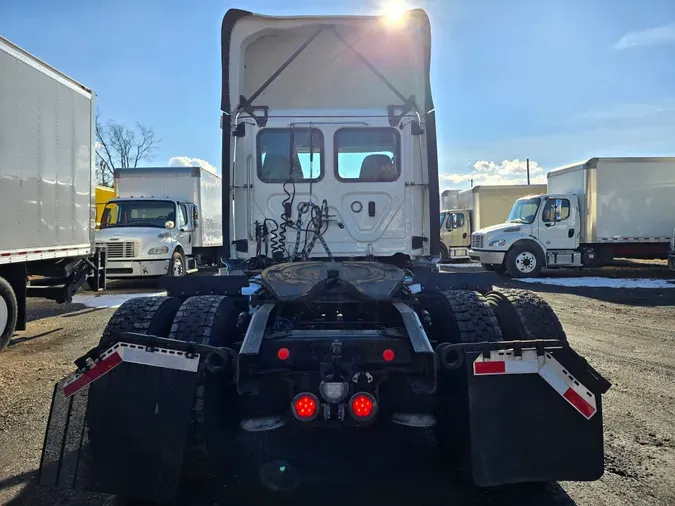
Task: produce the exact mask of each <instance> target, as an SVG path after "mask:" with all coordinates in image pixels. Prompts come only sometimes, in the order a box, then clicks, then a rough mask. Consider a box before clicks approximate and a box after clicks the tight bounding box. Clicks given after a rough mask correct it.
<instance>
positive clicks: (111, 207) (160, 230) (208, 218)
mask: <svg viewBox="0 0 675 506" xmlns="http://www.w3.org/2000/svg"><path fill="white" fill-rule="evenodd" d="M115 188H116V192H117V197H116V198H114V199H112V200H110V201H109V202H108V203H107V204H106V206H105V209H104V210H103V215H102V216H101V224H100V227H99V230H98V231H97V232H96V242H97V244H101V245H105V246H106V247H107V258H106V271H107V277H108V279H120V278H143V277H159V276H163V275H167V274H168V275H170V276H183V275H185V274H189V273H192V272H195V271H197V269H198V268H199V267H201V266H205V265H215V264H216V263H217V262H218V249H219V248H220V247H221V246H222V245H223V232H222V208H221V199H222V193H221V191H222V182H221V178H220V176H218V175H217V174H214V173H212V172H209V171H207V170H205V169H203V168H200V167H148V168H139V169H118V170H116V171H115Z"/></svg>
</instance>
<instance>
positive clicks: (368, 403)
mask: <svg viewBox="0 0 675 506" xmlns="http://www.w3.org/2000/svg"><path fill="white" fill-rule="evenodd" d="M348 406H349V414H350V415H351V416H352V418H353V419H354V420H356V421H357V422H367V421H370V420H372V419H374V418H375V417H376V416H377V401H376V400H375V397H373V396H372V395H371V394H369V393H367V392H358V393H356V394H354V395H353V396H352V397H351V399H349V403H348ZM320 407H321V404H320V402H319V399H318V398H317V396H316V395H314V394H312V393H310V392H303V393H300V394H298V395H296V396H295V397H294V398H293V402H291V411H292V412H293V416H294V417H295V418H296V419H297V420H299V421H301V422H311V421H312V420H314V419H315V418H316V417H317V416H319V408H320Z"/></svg>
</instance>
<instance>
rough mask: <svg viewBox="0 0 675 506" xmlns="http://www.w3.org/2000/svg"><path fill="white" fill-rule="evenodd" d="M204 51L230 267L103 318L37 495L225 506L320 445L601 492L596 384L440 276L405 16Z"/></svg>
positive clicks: (455, 281)
mask: <svg viewBox="0 0 675 506" xmlns="http://www.w3.org/2000/svg"><path fill="white" fill-rule="evenodd" d="M222 37H223V40H222V54H223V61H224V62H225V65H224V67H223V76H222V82H223V91H222V102H221V110H222V112H223V118H222V125H223V132H222V136H223V137H222V146H223V179H224V181H223V194H224V198H223V199H222V210H223V216H224V220H223V237H224V238H227V240H226V241H224V244H223V256H224V257H226V258H227V259H228V264H229V265H228V267H227V268H226V269H223V272H220V273H218V274H217V275H211V276H208V275H204V276H188V277H183V278H179V277H166V278H163V281H164V282H165V283H164V284H165V287H166V288H167V290H168V295H167V296H165V297H144V298H138V299H133V300H131V301H128V302H125V303H124V304H123V305H122V306H120V308H119V309H118V310H117V311H116V312H115V314H114V315H113V316H112V318H111V319H110V321H109V322H108V325H107V326H106V329H105V330H104V332H103V336H102V338H101V340H100V344H99V346H97V347H96V348H95V349H93V350H92V351H91V352H90V353H88V354H86V355H85V356H84V357H82V358H81V359H79V360H78V361H77V362H76V363H77V366H78V371H77V372H76V373H75V374H74V375H72V376H71V377H69V378H67V379H66V380H64V381H63V382H62V383H60V384H58V385H57V387H56V389H55V393H54V397H53V404H52V408H51V415H50V420H49V423H48V429H47V434H46V438H45V448H44V451H43V457H42V462H41V466H40V475H39V479H38V481H39V483H41V484H43V485H50V486H61V487H75V488H84V489H89V490H98V491H103V492H109V493H114V494H117V495H119V496H122V497H124V496H130V497H135V498H138V499H145V500H153V501H155V502H167V503H168V502H171V501H172V500H173V499H174V498H175V494H176V491H177V488H178V485H179V483H180V482H181V476H183V477H190V476H191V477H201V478H202V479H203V480H206V481H207V483H204V486H203V487H199V491H200V492H203V493H204V494H208V492H209V491H213V492H215V493H216V494H217V495H216V497H213V498H209V499H207V501H208V500H210V501H211V502H213V503H221V502H223V501H225V502H227V501H228V497H227V496H228V494H232V493H236V491H237V490H240V491H242V492H243V493H245V494H246V496H247V498H248V496H250V494H251V493H253V491H255V490H258V489H259V488H261V487H262V484H261V483H258V482H257V480H258V479H259V477H261V476H266V475H268V474H270V473H273V472H276V474H275V475H274V476H276V477H277V478H278V480H277V481H275V484H276V483H279V484H280V485H281V487H280V488H284V485H285V484H287V482H285V479H284V477H285V476H288V475H289V474H290V475H293V474H295V473H304V472H307V473H312V472H316V468H315V467H314V464H316V463H318V462H320V461H322V462H326V461H327V460H330V457H331V455H332V453H331V452H330V451H328V452H325V453H321V455H320V456H319V455H316V454H317V452H318V450H317V449H316V446H315V444H318V443H319V442H321V441H324V442H327V441H333V442H334V441H335V440H336V439H337V438H347V437H350V436H352V437H358V436H357V434H356V433H358V434H360V435H361V436H366V435H370V436H371V438H376V437H377V436H378V435H382V436H385V437H387V436H388V440H389V441H390V442H397V441H398V440H399V439H401V437H403V436H405V435H409V436H411V437H412V438H413V439H412V441H418V442H419V441H429V442H430V439H429V438H428V436H429V435H430V434H431V432H432V431H433V433H434V435H435V443H436V445H437V446H438V448H439V450H440V452H441V453H442V454H443V455H444V456H445V457H448V459H452V460H454V462H462V463H463V464H464V465H465V466H466V467H467V471H469V472H470V473H471V475H472V476H473V478H474V480H475V481H476V483H478V484H479V485H482V486H492V485H498V484H505V483H521V482H532V481H555V480H595V479H598V478H599V477H600V476H601V475H602V473H603V465H604V455H603V442H602V441H603V434H602V399H601V396H602V394H603V393H604V392H605V391H606V390H607V388H609V384H608V383H607V381H606V380H604V379H603V378H602V377H601V376H600V375H599V374H598V373H597V372H596V371H594V370H593V368H592V367H591V366H590V365H589V364H588V363H587V362H586V361H585V360H583V359H582V358H581V357H579V355H577V354H576V353H575V352H574V351H573V350H572V348H571V347H570V346H569V344H568V343H567V340H566V337H565V333H564V331H563V329H562V327H561V325H560V323H559V321H558V319H557V318H556V316H555V314H554V313H553V311H552V310H551V308H550V307H549V306H548V305H547V304H546V303H545V302H544V301H543V300H542V299H540V298H539V297H537V296H536V295H535V294H533V293H530V292H526V291H521V290H496V289H494V288H493V287H492V284H491V283H492V280H493V278H494V277H496V275H495V274H494V273H482V274H480V273H479V274H471V273H460V274H441V273H439V272H438V270H437V269H436V261H437V260H438V256H439V252H440V246H439V238H440V230H439V222H438V219H437V217H438V212H439V206H438V165H437V156H436V134H435V117H434V114H433V113H427V114H425V113H426V112H427V111H433V109H434V105H433V100H432V97H431V87H430V78H429V70H430V68H429V67H430V50H431V40H430V23H429V19H428V18H427V16H426V14H425V13H424V11H422V10H413V11H409V12H408V13H407V14H405V15H404V16H403V19H402V20H401V21H400V24H399V25H388V24H387V18H385V17H380V16H334V17H332V16H321V17H284V18H275V17H267V16H258V15H254V14H252V13H250V12H245V11H241V10H230V11H228V12H227V14H226V15H225V18H224V20H223V27H222ZM298 48H300V50H298ZM383 48H386V50H384V51H383ZM317 62H323V64H322V70H321V72H317V71H316V70H317V67H316V65H317ZM285 69H287V71H286V70H285ZM355 90H356V91H355ZM394 90H395V91H394ZM263 92H264V93H263ZM420 153H423V156H420ZM296 154H297V158H296ZM403 160H405V161H406V162H405V163H402V161H403ZM315 179H316V180H315ZM233 194H234V195H236V198H235V199H234V206H235V207H234V212H231V211H232V207H231V206H232V204H233V202H232V196H233ZM431 197H433V198H431ZM413 214H414V216H413ZM282 224H283V225H284V227H285V232H286V235H285V237H284V236H283V235H282V232H283V231H282V230H281V225H282ZM274 232H276V235H273V233H274ZM273 241H274V242H273ZM296 245H297V246H296ZM390 422H393V423H390ZM401 426H402V428H400V429H399V430H397V429H396V428H397V427H401ZM388 431H390V432H389V434H387V432H388ZM261 432H264V433H265V434H264V435H262V434H261ZM369 433H370V434H369ZM263 436H264V437H263ZM263 441H264V444H262V442H263ZM361 441H363V440H361ZM294 442H295V443H296V444H293V443H294ZM349 447H350V446H349V445H346V448H349ZM524 449H533V450H532V451H524ZM307 451H311V452H312V456H315V455H316V456H317V458H316V459H308V458H307V457H308V455H307ZM363 451H364V450H363V447H362V445H360V444H354V445H353V452H354V458H355V459H358V458H359V454H360V453H362V452H363ZM402 458H407V457H402ZM279 460H283V461H284V462H286V463H285V464H279V463H278V462H277V461H279ZM275 462H277V465H276V466H275V465H274V463H275ZM436 462H437V461H436V460H434V465H436ZM326 463H327V464H328V462H326ZM270 465H271V466H272V467H270ZM329 465H330V464H329ZM330 469H331V470H330V471H329V473H328V474H327V476H325V483H326V490H335V487H340V486H342V484H341V481H340V480H337V481H336V479H335V476H336V475H337V476H341V473H340V472H339V469H337V468H336V467H334V466H331V467H330ZM336 472H337V474H336ZM446 472H448V473H450V472H452V471H451V469H450V467H448V469H447V470H446ZM235 474H236V476H235ZM314 476H316V475H314ZM362 479H363V481H364V483H367V482H370V479H369V475H368V473H366V474H364V475H363V476H362ZM242 480H243V481H242ZM249 480H256V481H255V482H250V481H249ZM242 483H243V489H242ZM268 483H269V481H268ZM278 488H279V487H278ZM284 490H285V493H284V495H283V500H285V501H292V500H293V499H294V498H293V497H291V496H292V495H293V491H291V490H288V488H284ZM300 493H302V485H300ZM229 499H232V500H234V499H233V498H232V497H230V498H229ZM273 501H274V499H271V500H269V501H267V502H273ZM235 502H236V500H235Z"/></svg>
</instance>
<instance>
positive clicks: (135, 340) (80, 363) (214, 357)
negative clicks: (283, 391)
mask: <svg viewBox="0 0 675 506" xmlns="http://www.w3.org/2000/svg"><path fill="white" fill-rule="evenodd" d="M120 341H124V342H125V343H132V344H137V345H141V346H146V347H147V351H152V350H153V348H159V347H161V348H168V349H171V350H177V351H182V352H184V353H185V354H186V355H187V356H188V357H191V356H194V355H195V354H200V355H201V356H202V357H204V360H205V363H206V366H207V368H208V370H209V371H211V372H220V371H222V370H224V369H226V368H227V367H228V366H229V365H230V364H231V363H232V361H233V360H234V359H235V358H236V356H237V353H236V352H235V351H234V350H232V349H230V348H216V347H215V346H209V345H206V344H200V343H190V342H187V341H178V340H176V339H168V338H166V337H158V336H152V335H147V334H138V333H135V332H124V333H122V334H120V335H119V336H118V337H116V338H115V339H114V340H112V341H110V342H109V343H106V344H104V345H99V346H97V347H95V348H92V349H91V350H89V351H88V352H87V353H86V354H84V355H83V356H81V357H80V358H78V359H77V360H75V365H76V366H77V368H78V370H80V371H87V370H88V369H90V368H91V364H92V362H93V363H95V362H96V361H98V360H99V359H100V357H101V355H102V354H103V353H105V352H106V351H107V350H109V349H110V348H111V347H112V346H114V345H115V343H117V342H120Z"/></svg>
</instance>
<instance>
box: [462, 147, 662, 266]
mask: <svg viewBox="0 0 675 506" xmlns="http://www.w3.org/2000/svg"><path fill="white" fill-rule="evenodd" d="M674 214H675V158H591V159H590V160H588V161H587V162H583V163H576V164H573V165H568V166H566V167H561V168H558V169H554V170H552V171H550V172H549V173H548V190H547V193H546V194H544V195H536V196H532V197H525V198H521V199H519V200H517V201H516V202H515V204H514V205H513V208H512V209H511V212H510V214H509V216H508V219H507V220H506V222H505V223H503V224H500V225H495V226H493V227H488V228H483V229H481V230H477V231H476V232H474V233H473V234H472V236H471V251H470V252H469V256H470V257H471V259H472V260H477V261H479V262H480V263H481V264H483V266H484V267H485V268H487V269H491V270H498V271H506V272H507V273H508V274H509V275H510V276H513V277H528V276H537V275H538V274H539V273H540V272H541V269H542V268H544V267H547V268H556V267H597V266H600V265H603V264H606V263H608V262H610V261H611V260H612V259H613V258H615V257H623V258H663V259H665V258H666V257H667V255H668V245H669V243H670V240H671V237H672V228H673V221H672V217H673V215H674Z"/></svg>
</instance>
